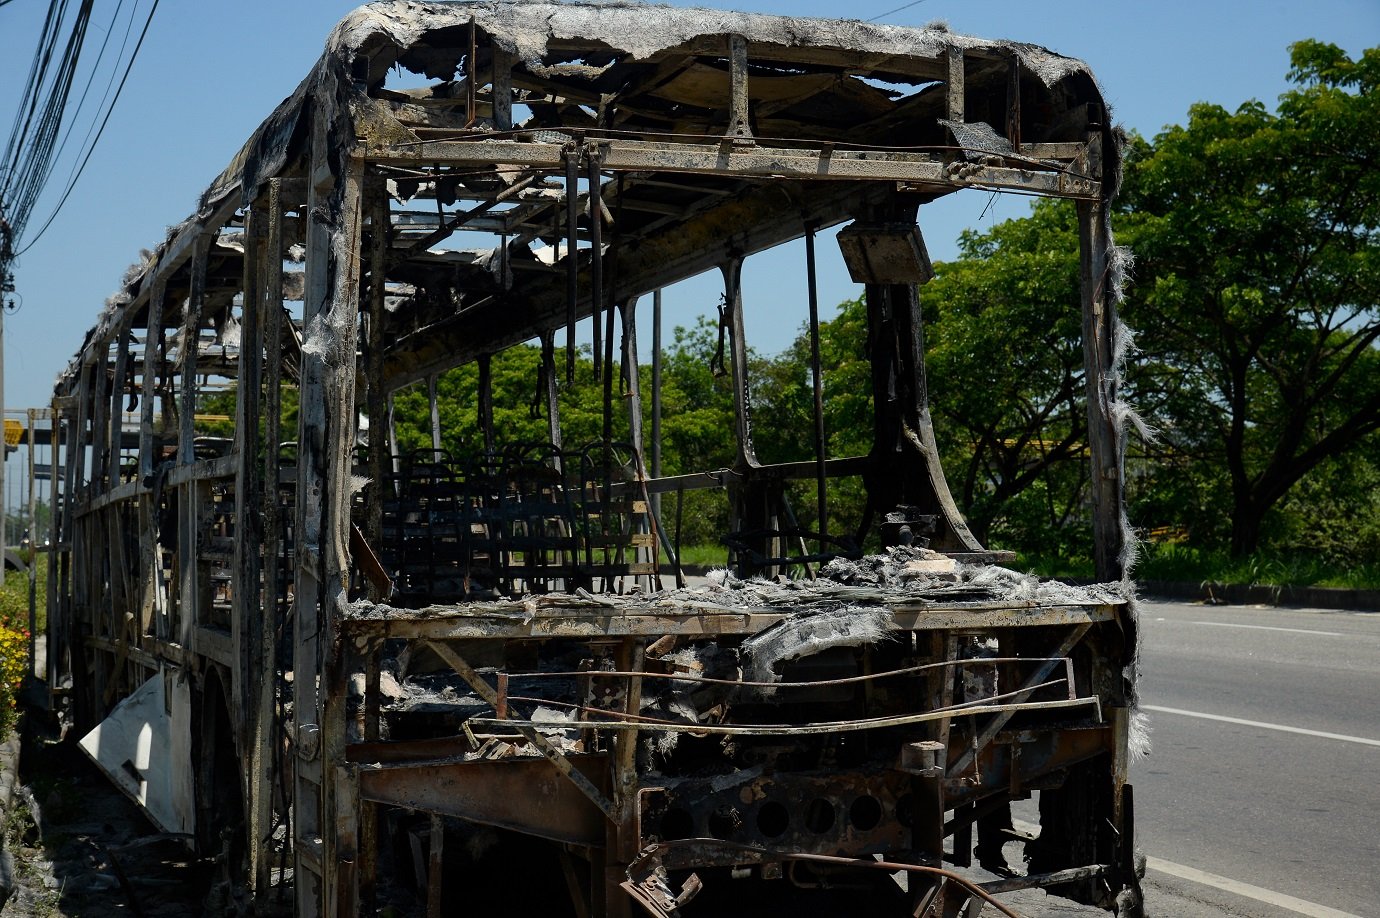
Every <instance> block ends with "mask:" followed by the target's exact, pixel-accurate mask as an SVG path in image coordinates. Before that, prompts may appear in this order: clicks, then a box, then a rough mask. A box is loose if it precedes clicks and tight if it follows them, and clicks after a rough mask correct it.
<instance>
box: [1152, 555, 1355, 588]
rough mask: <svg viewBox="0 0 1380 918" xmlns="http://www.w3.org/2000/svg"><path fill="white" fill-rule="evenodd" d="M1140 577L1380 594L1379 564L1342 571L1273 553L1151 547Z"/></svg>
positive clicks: (1321, 561) (1320, 560)
mask: <svg viewBox="0 0 1380 918" xmlns="http://www.w3.org/2000/svg"><path fill="white" fill-rule="evenodd" d="M1137 576H1138V577H1139V578H1141V579H1143V580H1186V581H1199V582H1202V581H1212V582H1213V583H1245V584H1252V585H1256V584H1258V585H1262V586H1319V587H1342V588H1345V589H1352V590H1374V589H1380V562H1376V561H1370V562H1369V563H1363V564H1362V563H1358V564H1349V565H1345V566H1343V565H1340V564H1337V563H1336V562H1334V561H1329V560H1328V559H1326V558H1324V557H1322V556H1320V555H1315V554H1304V553H1301V552H1291V553H1284V552H1274V551H1269V550H1264V551H1258V552H1256V553H1255V554H1252V555H1248V556H1246V557H1243V558H1232V557H1230V556H1229V555H1228V554H1227V553H1226V552H1224V551H1208V550H1204V549H1198V548H1189V547H1187V546H1183V545H1152V546H1148V547H1147V549H1146V550H1145V552H1144V555H1143V558H1142V560H1141V563H1140V565H1139V568H1138V570H1137Z"/></svg>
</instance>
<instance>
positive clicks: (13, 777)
mask: <svg viewBox="0 0 1380 918" xmlns="http://www.w3.org/2000/svg"><path fill="white" fill-rule="evenodd" d="M20 716H21V717H22V716H23V714H22V713H21V714H20ZM19 747H20V740H19V725H18V724H16V725H15V728H14V730H13V731H11V733H10V735H9V738H8V739H6V740H5V741H4V742H3V743H0V910H3V909H4V907H5V903H6V902H7V901H8V900H9V898H10V896H11V895H12V894H13V893H14V858H13V857H12V856H11V855H10V853H9V851H7V850H6V849H5V829H6V828H7V827H8V825H9V818H10V809H11V808H12V807H13V806H14V798H15V796H16V794H17V793H18V791H19Z"/></svg>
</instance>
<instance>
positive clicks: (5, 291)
mask: <svg viewBox="0 0 1380 918" xmlns="http://www.w3.org/2000/svg"><path fill="white" fill-rule="evenodd" d="M13 262H14V233H13V231H12V230H11V229H10V222H9V220H7V219H5V211H4V202H0V427H3V426H4V417H5V311H6V310H7V309H8V308H9V304H10V300H9V297H10V294H12V293H14V274H13V273H11V271H10V265H11V264H12V263H13ZM8 458H9V451H8V450H5V452H4V455H3V456H2V457H0V494H4V493H5V460H6V459H8ZM9 512H10V508H9V501H8V500H7V501H5V506H4V507H3V508H0V582H3V581H4V577H5V549H6V548H7V547H8V546H7V545H6V536H7V535H8V533H6V532H5V530H6V529H7V528H8V523H9Z"/></svg>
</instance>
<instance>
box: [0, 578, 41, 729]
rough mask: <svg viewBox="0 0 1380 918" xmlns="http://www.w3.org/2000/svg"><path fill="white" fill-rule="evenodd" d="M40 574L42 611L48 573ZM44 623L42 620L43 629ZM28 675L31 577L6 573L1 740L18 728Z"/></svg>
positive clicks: (0, 607) (0, 652)
mask: <svg viewBox="0 0 1380 918" xmlns="http://www.w3.org/2000/svg"><path fill="white" fill-rule="evenodd" d="M44 560H45V561H46V558H45V559H44ZM30 563H32V560H31V562H30ZM37 573H38V577H39V581H38V586H39V595H38V602H39V604H40V608H41V606H42V603H43V601H44V598H45V597H44V593H45V592H46V591H44V590H43V586H44V582H43V581H44V569H43V568H42V567H40V568H39V570H38V571H37ZM41 620H42V617H40V626H41ZM28 671H29V575H28V574H27V573H24V572H22V571H5V580H4V584H3V587H0V740H4V738H5V737H7V736H9V732H10V730H11V729H12V728H13V727H14V722H15V718H16V717H17V716H18V707H19V690H20V687H21V686H22V685H23V683H24V676H25V675H26V674H27V673H28Z"/></svg>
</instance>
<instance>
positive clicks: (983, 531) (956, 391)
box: [920, 201, 1087, 550]
mask: <svg viewBox="0 0 1380 918" xmlns="http://www.w3.org/2000/svg"><path fill="white" fill-rule="evenodd" d="M935 272H936V273H935V278H934V280H933V281H931V282H930V283H929V284H927V285H926V286H925V287H923V288H921V293H920V297H921V306H922V309H923V310H924V317H925V338H926V342H925V343H926V351H927V367H928V381H929V391H930V402H931V410H932V413H933V416H934V424H935V436H936V438H937V440H938V442H939V444H940V449H941V456H942V457H943V459H944V461H945V467H946V469H947V471H948V473H949V484H950V488H951V490H952V491H953V493H954V497H955V499H956V500H957V501H958V503H959V506H960V508H961V509H962V510H963V511H964V512H965V514H966V515H967V518H968V523H969V525H970V526H971V527H972V529H973V532H974V533H975V534H976V535H977V537H978V538H979V540H981V541H983V542H984V543H986V542H988V541H989V539H992V538H994V537H995V538H998V539H999V540H1000V541H1002V542H1003V547H1016V548H1026V549H1044V550H1049V549H1051V548H1054V547H1056V545H1055V544H1052V537H1057V536H1059V535H1060V534H1064V533H1068V532H1069V531H1070V526H1071V524H1072V523H1073V522H1074V521H1075V520H1076V521H1077V522H1078V523H1079V524H1081V523H1082V522H1083V519H1082V518H1083V516H1084V514H1083V513H1082V512H1081V511H1082V501H1083V497H1084V491H1085V487H1084V486H1085V484H1086V480H1087V471H1086V469H1085V467H1084V466H1085V465H1086V459H1085V458H1084V455H1085V451H1086V443H1085V439H1086V433H1087V413H1086V408H1085V400H1084V386H1083V352H1082V347H1081V344H1080V340H1081V339H1080V334H1081V331H1080V323H1081V313H1080V311H1079V305H1078V304H1079V279H1078V277H1079V275H1078V226H1077V220H1076V215H1075V212H1074V208H1073V207H1072V206H1071V205H1070V204H1069V203H1068V202H1057V201H1039V202H1037V203H1036V204H1035V206H1034V207H1033V209H1032V210H1031V213H1030V216H1028V217H1023V218H1020V219H1015V220H1007V221H1005V222H1003V223H1000V224H998V225H997V226H995V227H993V228H992V229H990V230H988V231H986V232H984V233H975V232H973V231H968V232H965V233H964V234H963V235H962V236H961V237H960V240H959V257H958V258H957V259H956V260H954V261H952V262H949V263H940V264H938V265H936V266H935ZM1073 528H1074V529H1076V530H1077V531H1078V532H1080V533H1081V532H1082V529H1081V527H1080V526H1075V527H1073Z"/></svg>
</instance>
